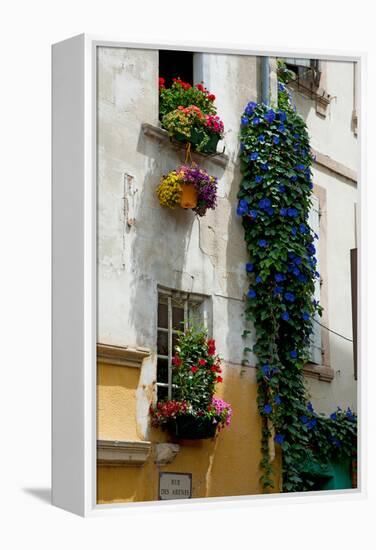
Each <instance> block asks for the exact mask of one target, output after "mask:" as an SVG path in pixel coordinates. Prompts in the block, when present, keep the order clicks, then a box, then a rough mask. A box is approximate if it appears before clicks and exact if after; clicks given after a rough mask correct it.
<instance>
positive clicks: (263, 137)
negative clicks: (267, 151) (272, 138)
mask: <svg viewBox="0 0 376 550" xmlns="http://www.w3.org/2000/svg"><path fill="white" fill-rule="evenodd" d="M257 141H259V142H260V143H265V136H264V134H260V135H259V137H258V138H257Z"/></svg>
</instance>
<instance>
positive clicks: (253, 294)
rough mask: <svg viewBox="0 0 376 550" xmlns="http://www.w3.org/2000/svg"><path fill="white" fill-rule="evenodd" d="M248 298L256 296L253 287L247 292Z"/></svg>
mask: <svg viewBox="0 0 376 550" xmlns="http://www.w3.org/2000/svg"><path fill="white" fill-rule="evenodd" d="M247 297H248V298H256V292H255V291H254V290H253V288H250V289H249V290H248V292H247Z"/></svg>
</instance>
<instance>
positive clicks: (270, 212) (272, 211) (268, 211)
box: [266, 208, 274, 216]
mask: <svg viewBox="0 0 376 550" xmlns="http://www.w3.org/2000/svg"><path fill="white" fill-rule="evenodd" d="M266 212H267V213H268V214H269V216H273V214H274V208H267V209H266Z"/></svg>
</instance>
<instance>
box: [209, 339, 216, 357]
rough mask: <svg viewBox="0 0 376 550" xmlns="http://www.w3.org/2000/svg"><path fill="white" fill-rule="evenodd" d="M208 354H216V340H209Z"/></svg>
mask: <svg viewBox="0 0 376 550" xmlns="http://www.w3.org/2000/svg"><path fill="white" fill-rule="evenodd" d="M208 354H209V355H215V340H213V339H211V340H208Z"/></svg>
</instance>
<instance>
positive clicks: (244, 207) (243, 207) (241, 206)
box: [236, 199, 248, 216]
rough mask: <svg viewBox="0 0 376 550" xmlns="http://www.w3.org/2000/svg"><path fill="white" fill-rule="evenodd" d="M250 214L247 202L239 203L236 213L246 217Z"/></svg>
mask: <svg viewBox="0 0 376 550" xmlns="http://www.w3.org/2000/svg"><path fill="white" fill-rule="evenodd" d="M247 212H248V203H247V201H246V200H244V199H241V200H240V201H239V205H238V208H237V209H236V213H237V215H238V216H244V214H246V213H247Z"/></svg>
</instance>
